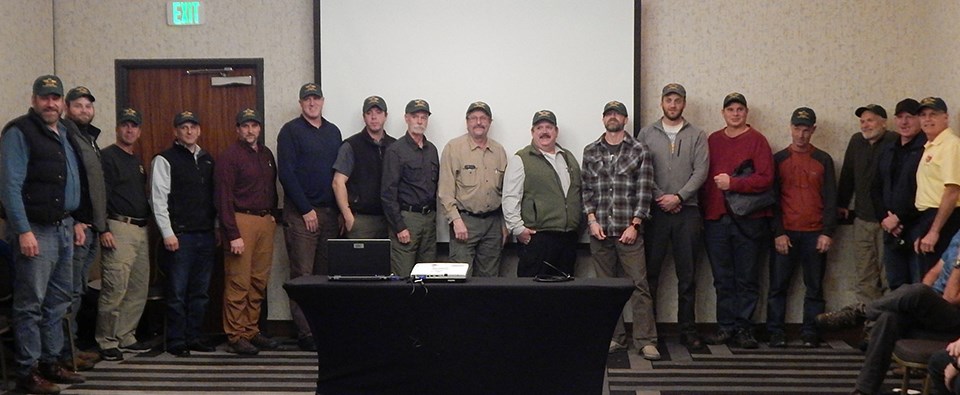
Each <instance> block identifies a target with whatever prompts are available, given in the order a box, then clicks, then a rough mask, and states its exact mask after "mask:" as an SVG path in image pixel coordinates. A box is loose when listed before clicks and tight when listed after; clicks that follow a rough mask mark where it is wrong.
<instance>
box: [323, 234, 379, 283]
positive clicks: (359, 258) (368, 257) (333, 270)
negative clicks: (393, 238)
mask: <svg viewBox="0 0 960 395" xmlns="http://www.w3.org/2000/svg"><path fill="white" fill-rule="evenodd" d="M327 254H328V256H329V262H330V267H329V273H328V278H329V279H330V280H332V281H382V280H391V279H396V276H393V275H392V273H391V270H390V239H330V240H328V241H327Z"/></svg>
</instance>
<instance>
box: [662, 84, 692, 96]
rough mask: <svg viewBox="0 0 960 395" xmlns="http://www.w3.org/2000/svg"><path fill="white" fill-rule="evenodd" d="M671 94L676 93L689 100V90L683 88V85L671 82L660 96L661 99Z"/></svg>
mask: <svg viewBox="0 0 960 395" xmlns="http://www.w3.org/2000/svg"><path fill="white" fill-rule="evenodd" d="M671 93H676V94H678V95H680V97H682V98H684V99H686V98H687V90H686V89H684V88H683V85H680V84H678V83H676V82H671V83H669V84H667V85H665V86H664V87H663V93H661V94H660V97H663V96H666V95H669V94H671Z"/></svg>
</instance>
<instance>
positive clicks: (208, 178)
mask: <svg viewBox="0 0 960 395" xmlns="http://www.w3.org/2000/svg"><path fill="white" fill-rule="evenodd" d="M158 155H160V156H162V157H163V158H164V159H166V160H167V163H170V195H169V196H168V197H167V209H168V211H169V212H170V222H171V225H172V227H173V231H174V233H183V232H203V231H209V230H213V221H214V218H215V217H216V215H217V212H216V210H215V209H214V207H213V157H212V156H210V154H209V153H207V152H206V151H204V152H202V153H201V154H200V157H199V158H197V159H196V160H194V158H193V153H191V152H190V151H188V150H187V149H186V148H185V147H184V146H182V145H180V144H174V145H173V147H171V148H169V149H167V150H166V151H163V152H161V153H159V154H158Z"/></svg>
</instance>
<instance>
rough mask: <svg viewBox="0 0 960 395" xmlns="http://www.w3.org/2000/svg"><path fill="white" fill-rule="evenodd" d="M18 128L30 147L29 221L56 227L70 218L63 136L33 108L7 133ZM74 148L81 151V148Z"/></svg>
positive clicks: (25, 201) (26, 187)
mask: <svg viewBox="0 0 960 395" xmlns="http://www.w3.org/2000/svg"><path fill="white" fill-rule="evenodd" d="M14 125H16V126H17V128H18V129H20V131H21V132H22V133H23V137H24V139H26V141H27V145H28V146H29V147H30V160H29V162H27V176H26V179H25V180H24V182H23V190H22V192H21V196H22V198H23V205H24V208H25V209H26V212H27V219H28V220H29V221H30V222H36V223H40V224H52V223H54V222H56V221H59V220H61V219H63V218H64V217H66V216H68V215H70V213H69V212H67V211H66V210H64V207H63V205H64V201H65V200H66V193H65V188H66V185H67V158H66V150H65V149H64V148H63V145H61V144H60V137H59V136H58V135H57V134H56V133H54V132H53V131H52V130H50V129H49V128H48V127H47V126H46V125H45V124H44V122H43V118H41V117H40V115H39V114H37V113H36V112H35V111H34V110H33V109H32V108H31V109H30V111H28V112H27V115H24V116H21V117H19V118H17V119H14V120H13V121H10V123H8V124H7V125H6V126H4V127H3V133H6V132H7V130H8V129H10V127H11V126H14ZM67 141H70V139H67ZM71 144H73V143H72V142H71ZM73 148H74V151H75V152H79V150H78V147H76V146H74V147H73ZM77 162H79V158H78V159H77Z"/></svg>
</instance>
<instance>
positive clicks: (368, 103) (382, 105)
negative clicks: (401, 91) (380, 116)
mask: <svg viewBox="0 0 960 395" xmlns="http://www.w3.org/2000/svg"><path fill="white" fill-rule="evenodd" d="M374 107H377V108H379V109H380V111H383V112H387V102H386V100H383V98H382V97H380V96H370V97H368V98H366V99H363V113H364V114H366V113H367V111H370V109H371V108H374Z"/></svg>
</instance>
